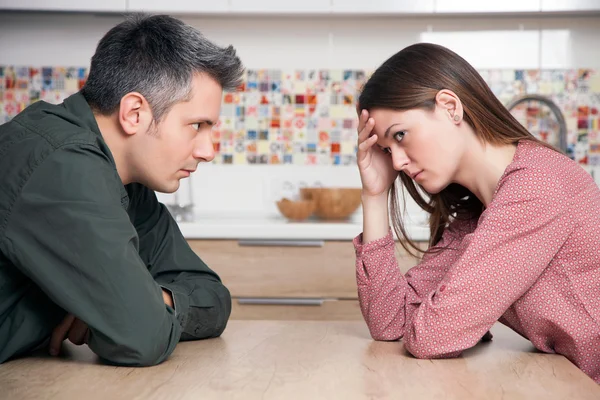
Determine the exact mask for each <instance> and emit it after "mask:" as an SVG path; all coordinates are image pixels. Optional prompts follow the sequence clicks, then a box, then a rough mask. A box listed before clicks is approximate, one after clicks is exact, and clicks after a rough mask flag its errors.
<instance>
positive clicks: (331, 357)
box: [0, 321, 600, 400]
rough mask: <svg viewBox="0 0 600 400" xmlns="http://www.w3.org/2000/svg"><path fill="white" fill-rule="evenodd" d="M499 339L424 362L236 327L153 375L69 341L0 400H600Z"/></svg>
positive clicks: (331, 331) (4, 382) (313, 335)
mask: <svg viewBox="0 0 600 400" xmlns="http://www.w3.org/2000/svg"><path fill="white" fill-rule="evenodd" d="M492 332H493V333H494V340H493V341H492V342H491V343H484V344H479V345H478V346H477V347H475V348H473V349H471V350H468V351H467V352H466V353H465V354H464V356H463V357H461V358H458V359H452V360H417V359H414V358H412V357H411V356H409V355H407V354H406V353H405V351H404V349H403V347H402V343H401V342H375V341H373V340H372V339H371V338H370V337H369V334H368V331H367V329H366V326H365V324H364V322H362V321H361V322H324V321H323V322H321V321H316V322H309V321H230V323H229V325H228V327H227V329H226V331H225V333H224V334H223V336H222V337H221V338H218V339H211V340H205V341H198V342H185V343H180V344H179V345H178V346H177V349H176V350H175V352H174V353H173V355H172V356H171V357H170V358H169V360H167V361H166V362H165V363H163V364H161V365H159V366H156V367H150V368H124V367H111V366H106V365H101V364H98V362H97V358H96V356H95V355H94V354H93V353H92V352H91V351H90V350H89V349H88V348H87V347H85V346H82V347H76V346H74V345H72V344H70V343H68V344H67V342H65V349H64V355H63V356H62V357H61V358H50V357H48V356H45V355H44V353H41V352H40V353H38V354H36V355H34V356H31V357H27V358H22V359H17V360H13V361H10V362H8V363H5V364H3V365H0V390H1V391H0V398H2V399H56V400H58V399H60V400H65V399H84V400H93V399H103V400H104V399H144V400H150V399H286V400H287V399H367V398H398V399H445V400H450V399H457V400H467V399H528V400H529V399H538V398H539V399H542V398H543V399H557V400H558V399H560V400H565V399H579V400H585V399H590V400H591V399H595V400H598V399H600V385H597V384H596V383H595V382H594V381H593V380H592V379H590V378H589V377H588V376H586V375H585V374H584V373H582V372H581V371H580V370H579V369H577V368H576V367H575V366H574V365H573V364H571V363H570V362H569V361H568V360H567V359H566V358H564V357H562V356H558V355H549V354H542V353H539V352H536V351H535V350H534V349H533V347H532V346H531V344H530V343H529V342H528V341H527V340H525V339H523V338H521V337H520V336H518V335H517V334H515V333H514V332H512V331H511V330H509V329H508V328H506V327H504V326H502V325H500V324H497V325H496V326H494V328H493V329H492Z"/></svg>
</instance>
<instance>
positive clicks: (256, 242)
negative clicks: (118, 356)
mask: <svg viewBox="0 0 600 400" xmlns="http://www.w3.org/2000/svg"><path fill="white" fill-rule="evenodd" d="M324 244H325V242H324V241H322V240H268V239H244V240H238V246H289V247H323V245H324Z"/></svg>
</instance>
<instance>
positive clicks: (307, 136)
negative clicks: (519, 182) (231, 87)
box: [0, 66, 600, 165]
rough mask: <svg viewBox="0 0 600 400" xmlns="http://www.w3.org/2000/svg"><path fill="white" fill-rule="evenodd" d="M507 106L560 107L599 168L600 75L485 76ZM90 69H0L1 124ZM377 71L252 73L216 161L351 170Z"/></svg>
mask: <svg viewBox="0 0 600 400" xmlns="http://www.w3.org/2000/svg"><path fill="white" fill-rule="evenodd" d="M479 72H480V73H481V74H482V76H483V77H484V79H485V80H486V82H488V84H489V85H490V87H491V88H492V90H493V92H494V93H495V94H496V96H498V98H499V99H500V100H501V101H502V102H503V103H504V104H507V103H509V102H510V101H511V100H512V99H514V98H515V97H516V96H520V95H523V94H527V93H529V94H533V93H536V94H542V95H546V96H548V97H550V98H551V99H552V100H553V101H554V102H556V103H557V104H558V105H559V107H560V108H561V110H562V111H563V113H564V116H565V119H566V122H567V127H568V145H569V149H568V154H569V156H570V157H571V158H574V159H576V160H577V161H578V162H580V163H581V164H589V165H600V116H599V114H598V110H599V109H600V73H599V72H600V71H596V70H591V69H584V70H583V69H582V70H541V71H540V70H481V71H479ZM86 73H87V69H86V68H64V67H48V68H35V67H27V66H23V67H15V66H0V123H3V122H5V121H8V120H9V119H11V118H12V117H14V116H15V115H16V114H17V113H18V112H20V111H21V110H23V109H24V108H25V107H26V106H27V105H28V104H30V103H32V102H34V101H37V100H45V101H48V102H53V103H58V102H60V101H62V99H63V98H65V97H66V96H68V95H70V94H72V93H74V92H76V91H77V90H79V89H80V88H81V87H82V85H83V84H84V83H85V78H86ZM370 73H371V71H364V70H301V71H281V70H248V71H246V76H245V79H244V84H243V85H242V87H241V88H240V91H238V92H235V93H224V96H223V107H222V112H221V114H222V115H221V118H220V120H219V122H218V124H217V126H216V128H215V130H214V134H213V135H214V145H215V150H216V151H217V156H216V158H215V162H216V163H222V164H296V165H350V164H354V162H355V153H356V124H357V121H356V112H355V108H354V107H355V106H354V104H355V101H356V96H357V91H358V89H359V88H360V87H361V86H362V84H363V83H364V82H365V81H366V79H367V77H368V76H369V75H370ZM513 114H514V115H515V116H516V117H517V118H518V119H519V121H521V123H523V124H524V125H525V126H526V127H527V128H528V129H529V130H530V131H531V132H532V133H534V134H535V135H537V136H538V137H541V138H542V139H544V140H547V141H549V142H550V143H553V144H554V143H556V139H557V134H556V133H557V132H558V130H557V123H556V119H555V118H554V117H553V116H552V115H551V114H550V113H549V109H547V108H546V107H545V106H540V105H539V104H535V103H533V102H532V103H529V104H526V105H522V106H521V107H518V108H516V109H515V110H513Z"/></svg>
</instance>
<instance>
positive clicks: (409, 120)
mask: <svg viewBox="0 0 600 400" xmlns="http://www.w3.org/2000/svg"><path fill="white" fill-rule="evenodd" d="M459 112H460V111H456V108H454V109H452V108H450V109H449V108H448V107H445V106H442V105H436V107H435V109H434V110H432V111H427V110H422V109H412V110H407V111H396V110H389V109H373V110H371V112H370V116H371V117H372V118H373V119H374V120H375V127H374V129H373V131H374V132H375V134H376V135H377V137H378V139H377V145H378V146H379V147H380V148H381V149H382V150H384V151H385V152H387V153H388V154H389V156H390V157H391V159H392V164H393V166H394V169H396V170H397V171H402V172H404V173H405V174H407V175H408V176H409V177H411V178H412V179H413V180H414V181H415V182H416V183H417V184H419V185H421V186H422V187H423V188H424V189H425V190H426V191H427V192H429V193H432V194H433V193H439V192H440V191H441V190H443V189H444V188H445V187H446V186H448V185H449V184H450V183H452V182H453V181H454V179H455V176H456V175H457V173H458V168H459V165H460V161H461V159H462V157H463V155H464V154H465V152H466V147H467V141H466V138H465V135H464V134H461V131H460V129H459V128H458V126H459V124H460V122H461V120H462V115H460V114H459ZM455 115H458V120H456V119H455ZM463 123H464V122H463Z"/></svg>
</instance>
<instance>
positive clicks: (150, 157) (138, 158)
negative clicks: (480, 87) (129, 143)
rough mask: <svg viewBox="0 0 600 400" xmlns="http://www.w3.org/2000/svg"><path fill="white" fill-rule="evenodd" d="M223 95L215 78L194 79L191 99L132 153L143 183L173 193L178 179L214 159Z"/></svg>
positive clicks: (177, 106) (140, 139)
mask: <svg viewBox="0 0 600 400" xmlns="http://www.w3.org/2000/svg"><path fill="white" fill-rule="evenodd" d="M222 95H223V89H222V88H221V86H220V85H219V84H218V83H217V82H216V81H215V80H214V79H213V78H211V77H210V76H207V75H204V74H202V75H201V74H198V75H195V76H194V78H193V81H192V97H191V99H190V100H189V101H183V102H179V103H177V104H175V105H174V106H173V108H171V110H170V111H169V112H168V113H167V114H166V115H165V116H164V117H163V118H162V119H161V121H160V122H159V123H158V125H155V124H152V126H151V127H150V129H149V131H148V132H146V133H145V134H143V135H141V136H142V137H140V138H138V139H139V141H138V143H137V145H136V146H135V148H134V149H132V150H131V153H135V154H131V156H132V158H133V159H134V160H135V162H134V164H135V168H136V169H137V171H135V172H136V173H135V175H136V176H137V177H138V179H137V180H138V181H139V182H140V183H142V184H144V185H145V186H147V187H149V188H150V189H153V190H156V191H158V192H164V193H173V192H175V191H176V190H177V189H178V188H179V180H180V179H182V178H187V177H189V176H190V174H191V173H192V172H194V171H195V170H196V167H197V166H198V164H199V163H201V162H210V161H212V160H213V159H214V157H215V152H214V147H213V142H212V137H211V131H212V127H213V125H214V124H215V123H216V122H217V120H218V119H219V114H220V109H221V98H222Z"/></svg>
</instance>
